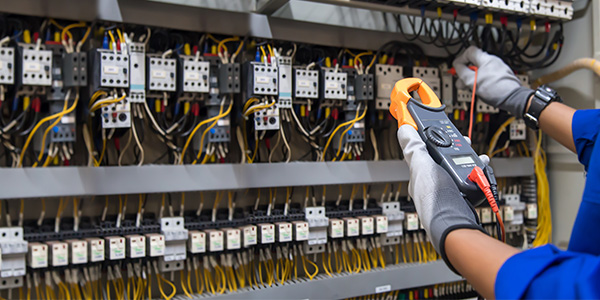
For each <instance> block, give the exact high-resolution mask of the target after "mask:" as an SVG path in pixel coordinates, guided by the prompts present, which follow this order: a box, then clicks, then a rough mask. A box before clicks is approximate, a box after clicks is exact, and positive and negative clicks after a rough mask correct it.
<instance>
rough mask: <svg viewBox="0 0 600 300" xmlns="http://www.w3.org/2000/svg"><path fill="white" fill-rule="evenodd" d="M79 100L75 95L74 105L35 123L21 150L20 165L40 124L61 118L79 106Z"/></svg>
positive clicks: (20, 165)
mask: <svg viewBox="0 0 600 300" xmlns="http://www.w3.org/2000/svg"><path fill="white" fill-rule="evenodd" d="M78 101H79V97H75V101H73V105H71V107H69V108H68V109H66V110H63V111H61V112H59V113H55V114H53V115H51V116H48V117H45V118H43V119H42V120H40V121H39V122H38V123H37V124H36V125H35V127H33V129H32V130H31V132H30V133H29V136H27V140H26V141H25V144H24V145H23V149H22V150H21V155H20V156H19V167H22V166H23V158H24V155H25V152H26V151H27V147H29V143H31V139H33V136H34V135H35V133H36V131H37V130H38V129H39V128H40V126H42V124H44V123H46V122H48V121H50V120H53V119H55V118H61V117H62V116H64V115H66V114H68V113H70V112H72V111H73V110H74V109H75V107H77V102H78ZM65 102H67V101H65ZM42 149H44V145H42ZM42 152H43V151H42Z"/></svg>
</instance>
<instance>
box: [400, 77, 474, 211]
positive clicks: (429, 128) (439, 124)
mask: <svg viewBox="0 0 600 300" xmlns="http://www.w3.org/2000/svg"><path fill="white" fill-rule="evenodd" d="M412 91H417V93H418V94H419V97H420V98H421V101H422V102H419V101H417V100H415V99H414V98H412V97H411V95H410V92H412ZM391 100H392V101H391V105H390V112H391V113H392V115H393V116H394V117H395V118H396V119H397V120H398V127H400V126H402V125H405V124H408V125H411V126H412V127H414V128H415V129H416V130H417V132H418V133H419V136H421V139H423V141H424V142H425V144H426V145H427V150H428V152H429V155H431V157H432V158H433V160H434V161H435V162H436V163H437V164H439V165H440V166H442V168H444V170H446V171H447V172H448V174H450V177H452V179H453V180H454V182H455V183H456V185H457V186H458V189H459V190H460V191H461V192H462V193H463V195H464V196H465V198H466V199H467V200H469V202H471V204H473V205H474V206H477V205H479V204H481V203H482V202H483V201H484V200H485V199H486V198H485V195H484V194H483V192H482V191H481V189H480V188H479V187H478V186H477V185H476V184H475V183H474V182H472V181H471V180H469V178H468V177H469V174H471V171H472V170H473V168H475V166H478V167H480V168H481V169H484V168H485V165H484V164H483V162H482V161H481V159H479V156H477V154H476V153H475V151H474V150H473V148H471V145H470V144H469V143H468V142H467V140H466V139H465V138H464V137H463V136H462V134H461V133H460V131H458V129H456V127H455V126H454V124H453V123H452V122H451V121H450V119H448V116H447V115H446V113H445V112H444V108H445V106H444V105H442V104H441V103H440V100H439V99H438V98H437V96H436V94H435V93H434V92H433V91H432V90H431V88H430V87H429V86H428V85H427V84H426V83H425V82H423V80H421V79H418V78H406V79H402V80H400V81H398V82H397V83H396V85H395V86H394V90H393V91H392V95H391Z"/></svg>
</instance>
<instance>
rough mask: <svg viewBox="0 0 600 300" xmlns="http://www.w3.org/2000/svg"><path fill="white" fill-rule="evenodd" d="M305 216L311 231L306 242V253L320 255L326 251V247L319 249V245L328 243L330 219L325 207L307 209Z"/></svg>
mask: <svg viewBox="0 0 600 300" xmlns="http://www.w3.org/2000/svg"><path fill="white" fill-rule="evenodd" d="M304 215H305V218H306V222H307V223H308V229H309V233H308V240H307V241H306V247H305V249H306V252H307V253H319V252H323V251H325V248H324V247H321V248H319V247H318V245H323V244H326V243H327V230H328V226H329V218H328V217H327V215H326V214H325V207H322V206H315V207H306V208H304ZM311 249H312V251H311ZM319 249H321V251H319Z"/></svg>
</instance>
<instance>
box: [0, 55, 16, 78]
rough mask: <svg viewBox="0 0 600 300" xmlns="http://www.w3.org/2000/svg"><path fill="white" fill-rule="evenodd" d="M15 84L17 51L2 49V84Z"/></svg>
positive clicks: (0, 62) (0, 70)
mask: <svg viewBox="0 0 600 300" xmlns="http://www.w3.org/2000/svg"><path fill="white" fill-rule="evenodd" d="M14 83H15V49H14V48H12V47H0V84H14Z"/></svg>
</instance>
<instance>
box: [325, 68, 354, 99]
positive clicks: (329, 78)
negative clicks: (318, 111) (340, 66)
mask: <svg viewBox="0 0 600 300" xmlns="http://www.w3.org/2000/svg"><path fill="white" fill-rule="evenodd" d="M321 78H322V81H323V83H322V84H321V89H322V94H321V95H322V97H323V99H332V100H346V99H348V94H347V92H346V88H347V86H348V74H347V73H344V72H334V71H333V70H330V69H325V70H324V71H323V74H322V75H321Z"/></svg>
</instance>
